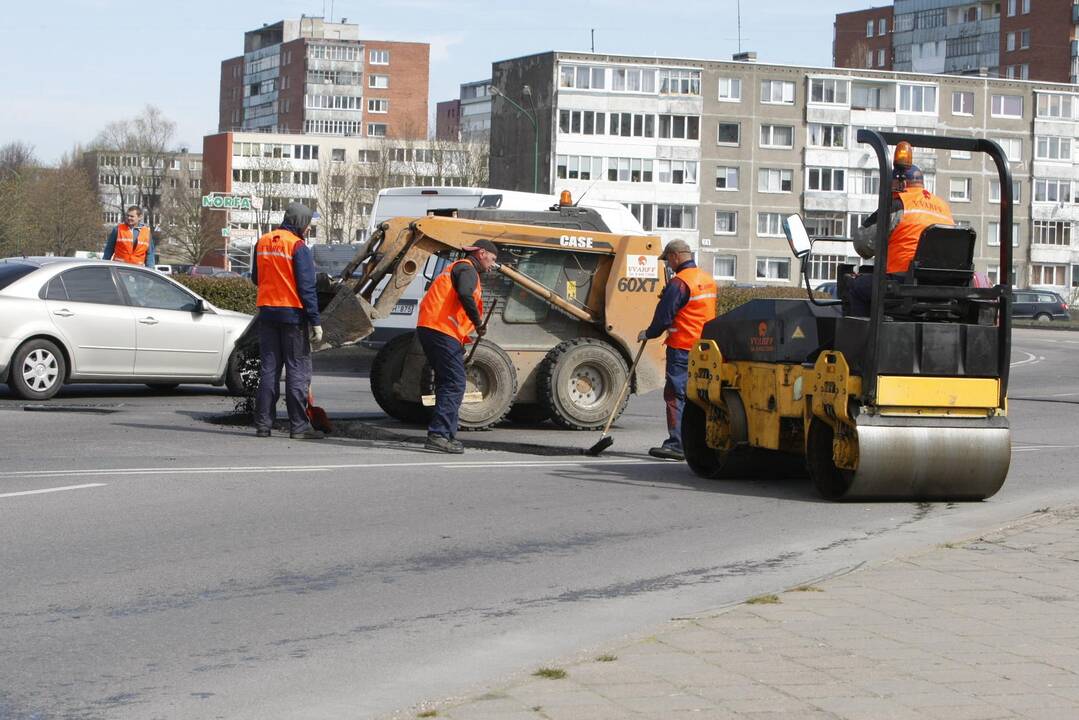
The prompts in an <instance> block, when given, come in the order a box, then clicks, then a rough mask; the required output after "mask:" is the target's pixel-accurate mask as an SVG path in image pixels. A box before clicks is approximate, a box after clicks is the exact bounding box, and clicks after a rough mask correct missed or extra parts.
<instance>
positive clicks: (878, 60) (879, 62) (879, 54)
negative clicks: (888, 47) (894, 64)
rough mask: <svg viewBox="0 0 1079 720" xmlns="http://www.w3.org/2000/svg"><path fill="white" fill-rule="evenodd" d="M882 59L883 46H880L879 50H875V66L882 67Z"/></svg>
mask: <svg viewBox="0 0 1079 720" xmlns="http://www.w3.org/2000/svg"><path fill="white" fill-rule="evenodd" d="M884 60H885V54H884V48H881V49H880V50H877V67H884Z"/></svg>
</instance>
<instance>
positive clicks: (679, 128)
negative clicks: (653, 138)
mask: <svg viewBox="0 0 1079 720" xmlns="http://www.w3.org/2000/svg"><path fill="white" fill-rule="evenodd" d="M649 117H651V116H649ZM659 136H660V137H661V138H664V139H668V140H699V139H700V136H701V119H700V117H698V116H697V115H660V116H659Z"/></svg>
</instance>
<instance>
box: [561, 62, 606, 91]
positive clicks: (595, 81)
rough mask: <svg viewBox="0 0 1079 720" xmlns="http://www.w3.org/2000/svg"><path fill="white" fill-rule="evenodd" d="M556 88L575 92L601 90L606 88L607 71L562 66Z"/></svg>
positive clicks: (577, 66)
mask: <svg viewBox="0 0 1079 720" xmlns="http://www.w3.org/2000/svg"><path fill="white" fill-rule="evenodd" d="M558 86H559V87H563V88H575V89H577V90H603V89H604V88H605V87H606V86H607V70H606V69H605V68H601V67H592V66H589V65H563V66H562V67H561V68H560V69H559V75H558Z"/></svg>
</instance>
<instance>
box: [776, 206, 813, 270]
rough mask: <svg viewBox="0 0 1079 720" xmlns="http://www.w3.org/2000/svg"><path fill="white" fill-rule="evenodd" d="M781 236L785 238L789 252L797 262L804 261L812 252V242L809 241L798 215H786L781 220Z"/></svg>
mask: <svg viewBox="0 0 1079 720" xmlns="http://www.w3.org/2000/svg"><path fill="white" fill-rule="evenodd" d="M783 234H784V235H786V236H787V242H788V243H789V244H790V246H791V252H792V253H794V257H796V258H798V259H799V260H802V259H804V258H805V257H806V256H807V255H809V253H810V252H811V251H812V250H813V241H812V240H810V239H809V233H808V232H807V231H806V226H805V224H804V223H803V222H802V218H801V217H800V216H798V215H788V216H787V217H785V218H783Z"/></svg>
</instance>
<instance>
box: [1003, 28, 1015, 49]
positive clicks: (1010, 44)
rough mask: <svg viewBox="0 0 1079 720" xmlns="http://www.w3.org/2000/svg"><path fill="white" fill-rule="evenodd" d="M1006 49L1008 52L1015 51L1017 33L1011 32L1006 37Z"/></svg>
mask: <svg viewBox="0 0 1079 720" xmlns="http://www.w3.org/2000/svg"><path fill="white" fill-rule="evenodd" d="M1004 49H1005V50H1006V51H1007V52H1012V51H1013V50H1015V33H1013V32H1010V33H1008V34H1007V35H1005V36H1004Z"/></svg>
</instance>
